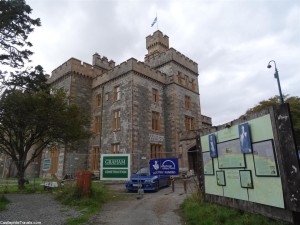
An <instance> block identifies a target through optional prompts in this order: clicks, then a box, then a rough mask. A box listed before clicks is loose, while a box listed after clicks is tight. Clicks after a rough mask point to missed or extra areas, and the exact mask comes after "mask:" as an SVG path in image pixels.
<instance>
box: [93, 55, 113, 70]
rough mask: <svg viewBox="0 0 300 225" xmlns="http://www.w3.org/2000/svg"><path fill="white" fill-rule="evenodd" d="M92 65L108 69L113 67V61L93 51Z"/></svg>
mask: <svg viewBox="0 0 300 225" xmlns="http://www.w3.org/2000/svg"><path fill="white" fill-rule="evenodd" d="M93 66H94V67H99V68H101V69H104V70H106V71H108V70H111V69H112V68H114V67H115V62H114V61H113V60H110V61H108V59H107V58H106V57H105V56H103V57H101V56H100V55H99V54H98V53H95V54H94V55H93Z"/></svg>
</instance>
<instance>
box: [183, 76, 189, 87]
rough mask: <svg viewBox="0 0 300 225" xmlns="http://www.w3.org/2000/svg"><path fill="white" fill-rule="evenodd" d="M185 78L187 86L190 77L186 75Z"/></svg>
mask: <svg viewBox="0 0 300 225" xmlns="http://www.w3.org/2000/svg"><path fill="white" fill-rule="evenodd" d="M184 80H185V86H186V87H187V86H188V85H189V77H188V76H187V75H185V76H184Z"/></svg>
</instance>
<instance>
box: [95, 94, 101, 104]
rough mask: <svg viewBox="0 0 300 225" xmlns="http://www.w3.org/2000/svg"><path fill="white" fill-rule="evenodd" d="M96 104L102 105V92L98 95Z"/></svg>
mask: <svg viewBox="0 0 300 225" xmlns="http://www.w3.org/2000/svg"><path fill="white" fill-rule="evenodd" d="M96 106H97V107H99V106H101V94H97V95H96Z"/></svg>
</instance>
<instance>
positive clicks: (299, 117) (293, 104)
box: [246, 95, 300, 149]
mask: <svg viewBox="0 0 300 225" xmlns="http://www.w3.org/2000/svg"><path fill="white" fill-rule="evenodd" d="M284 99H285V102H286V103H289V105H290V110H291V115H292V122H293V127H294V132H295V138H296V144H297V148H298V149H300V98H299V97H297V96H292V97H287V96H285V97H284ZM279 100H280V99H279V96H277V95H275V96H274V97H271V98H269V99H268V100H263V101H261V102H259V104H258V105H256V106H255V107H253V108H251V109H248V110H247V112H246V114H250V113H253V112H258V111H260V110H262V109H264V108H266V107H269V106H276V105H279V104H280V101H279Z"/></svg>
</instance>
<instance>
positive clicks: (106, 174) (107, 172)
mask: <svg viewBox="0 0 300 225" xmlns="http://www.w3.org/2000/svg"><path fill="white" fill-rule="evenodd" d="M102 177H103V178H109V179H112V178H127V177H128V169H103V170H102Z"/></svg>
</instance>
